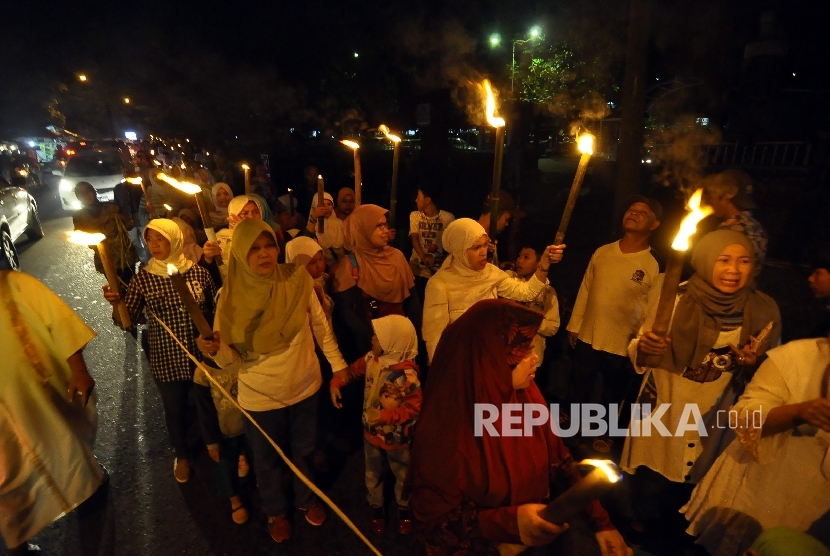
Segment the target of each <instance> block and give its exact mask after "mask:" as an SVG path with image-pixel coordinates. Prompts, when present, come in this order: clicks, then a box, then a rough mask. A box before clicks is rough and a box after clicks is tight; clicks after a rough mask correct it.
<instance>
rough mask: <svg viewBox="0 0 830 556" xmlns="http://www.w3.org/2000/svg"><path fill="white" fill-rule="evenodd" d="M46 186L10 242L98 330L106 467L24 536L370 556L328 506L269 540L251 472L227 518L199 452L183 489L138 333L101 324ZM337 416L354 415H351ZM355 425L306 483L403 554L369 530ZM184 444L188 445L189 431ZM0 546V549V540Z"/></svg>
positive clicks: (169, 550)
mask: <svg viewBox="0 0 830 556" xmlns="http://www.w3.org/2000/svg"><path fill="white" fill-rule="evenodd" d="M53 187H54V186H51V187H49V186H47V188H46V189H45V190H44V191H41V192H36V193H35V196H36V197H37V198H38V202H39V207H40V211H41V218H42V220H43V224H44V230H45V234H46V235H45V237H44V238H43V239H41V240H40V241H37V242H31V241H28V240H26V239H25V238H24V239H23V240H21V241H20V242H19V243H18V250H19V251H20V258H21V266H22V270H23V271H24V272H27V273H29V274H32V275H34V276H36V277H37V278H38V279H40V280H41V281H43V282H44V283H45V284H46V285H47V286H49V287H50V288H51V289H52V290H53V291H54V292H55V293H57V294H58V295H59V296H60V297H61V298H62V299H63V300H64V301H66V302H67V303H68V304H69V306H70V307H72V308H73V309H74V310H75V311H76V312H77V313H78V315H80V316H81V318H83V319H84V321H86V322H87V323H88V324H89V325H90V326H91V327H92V328H93V329H94V330H95V331H96V332H97V334H98V337H97V338H95V339H94V340H93V341H92V342H90V344H89V345H88V346H87V348H86V349H85V351H84V356H85V358H86V361H87V364H88V366H89V368H90V372H91V374H92V375H93V377H94V378H95V380H96V383H97V384H96V389H95V390H96V392H97V394H98V415H99V430H98V437H97V441H96V445H95V454H96V456H97V457H98V459H99V460H100V462H101V463H102V464H103V465H104V466H105V467H106V468H107V470H108V471H109V474H110V483H109V485H108V487H106V488H105V489H103V490H102V491H100V492H99V494H98V495H96V499H94V500H92V501H91V503H88V504H86V505H84V506H82V507H81V508H80V509H79V510H76V511H75V512H72V513H71V514H69V515H67V516H64V517H63V518H61V519H59V520H58V521H56V522H55V523H53V524H52V525H51V526H50V527H48V528H47V529H46V530H45V531H43V532H42V533H40V534H39V535H37V536H36V537H35V538H34V539H32V541H31V544H34V545H36V546H38V547H39V548H40V549H41V550H42V552H43V553H44V554H48V555H50V556H51V555H67V556H69V555H71V556H77V555H84V556H86V555H166V554H217V555H219V554H240V555H241V554H298V555H299V554H343V555H352V554H354V555H357V554H370V551H369V550H368V549H367V548H366V547H365V545H364V544H363V543H362V542H361V541H360V540H359V539H358V537H357V536H356V535H355V534H354V533H353V532H352V531H351V530H349V529H348V528H347V527H346V525H345V524H344V523H343V522H342V521H341V520H340V519H339V518H338V517H336V516H334V515H333V513H331V512H330V517H329V520H328V521H327V522H326V523H325V524H324V525H323V526H322V527H319V528H318V527H312V526H311V525H309V524H307V523H306V522H305V520H304V519H303V517H302V515H301V514H299V513H297V514H296V515H295V516H294V524H295V527H294V536H293V538H292V539H291V540H289V541H288V542H285V543H282V544H279V545H278V544H276V543H274V542H273V541H272V540H271V538H270V536H269V535H268V531H267V527H266V516H265V515H264V514H263V513H262V512H261V511H260V508H259V500H258V496H257V494H256V488H255V477H254V475H253V473H252V474H251V475H250V476H249V477H248V479H247V480H246V483H245V484H243V498H245V499H246V501H247V502H248V506H249V509H250V510H251V517H250V519H249V521H248V523H246V524H244V525H236V524H234V523H233V521H232V520H231V509H230V503H229V501H228V500H221V499H219V498H217V496H216V486H215V479H214V464H213V462H212V461H211V460H210V459H209V458H208V457H207V455H206V452H205V451H204V449H201V451H200V453H199V456H198V459H197V462H196V469H195V473H194V476H193V478H192V479H191V480H190V481H189V482H188V483H186V484H183V485H180V484H178V483H177V482H176V481H175V480H174V478H173V456H174V454H173V452H172V449H171V448H170V447H169V445H168V441H167V433H166V431H165V427H164V420H163V411H162V405H161V399H160V397H159V395H158V392H157V391H156V387H155V385H154V383H153V380H152V377H151V375H150V372H149V367H148V360H147V357H146V355H145V353H144V350H143V349H142V347H141V342H140V338H141V336H139V341H137V340H136V339H134V338H133V337H132V336H130V335H129V334H128V333H126V332H122V331H121V330H120V329H119V328H117V327H115V326H114V325H113V324H112V320H111V318H110V314H111V309H110V307H109V305H108V304H107V303H106V301H104V299H103V297H102V293H101V286H102V285H103V284H104V283H105V280H104V278H103V276H101V275H99V274H97V273H96V272H95V269H94V267H93V262H92V252H91V250H89V249H88V248H86V247H83V246H77V245H73V244H70V243H68V242H67V241H66V240H65V236H66V232H67V231H69V230H71V229H72V221H71V218H69V217H68V216H67V215H66V214H65V213H63V211H62V210H61V209H60V206H59V204H57V200H56V199H55V197H54V194H53V193H52V192H53V191H54V189H53ZM144 328H146V326H141V327H140V329H144ZM141 332H143V330H141ZM360 396H361V392H360V391H357V392H352V396H351V399H352V400H353V401H357V402H358V403H359V400H360ZM321 401H322V400H321ZM343 416H344V418H345V417H346V416H348V418H349V419H352V418H354V419H359V411H358V412H352V413H350V414H343ZM355 430H357V431H359V421H358V423H357V428H355V429H352V430H351V433H350V434H349V435H348V436H349V439H350V442H343V441H342V440H341V441H339V442H335V445H336V446H337V447H339V450H338V449H337V448H335V447H334V446H330V447H329V448H330V452H331V458H330V460H331V472H330V473H327V474H326V475H322V476H320V477H319V478H318V481H317V482H318V484H319V485H320V486H321V487H322V488H323V489H324V491H325V492H326V493H327V494H328V495H329V496H330V497H331V498H332V499H333V500H334V502H335V503H336V504H338V505H339V506H340V507H341V509H342V510H343V511H344V512H345V513H346V514H347V515H348V516H350V518H351V519H352V520H353V521H355V523H356V524H357V525H358V527H360V528H361V530H363V531H364V532H365V534H367V536H371V538H372V541H373V542H374V543H375V546H376V547H377V548H378V549H379V550H380V551H381V552H382V553H383V554H386V555H406V554H410V553H411V550H410V546H411V542H412V539H411V538H409V537H402V536H400V535H398V534H397V532H395V531H394V530H389V531H387V533H386V534H385V535H384V536H377V535H372V534H371V532H369V531H370V530H369V512H368V506H367V504H366V502H365V500H366V498H365V496H366V495H365V488H364V486H363V450H362V443H361V439H360V436H359V432H357V433H355V432H354V431H355ZM193 445H194V447H197V449H198V447H199V442H198V439H197V438H194V439H193ZM390 525H394V522H391V523H390ZM390 529H392V527H390ZM0 554H5V550H4V549H2V548H0Z"/></svg>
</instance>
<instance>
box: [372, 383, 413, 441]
mask: <svg viewBox="0 0 830 556" xmlns="http://www.w3.org/2000/svg"><path fill="white" fill-rule="evenodd" d="M379 380H380V381H381V385H380V391H379V392H378V398H377V400H372V401H370V402H369V407H366V408H365V409H364V412H363V424H364V426H365V427H367V430H368V431H369V433H370V434H371V435H372V436H374V437H377V438H380V439H381V440H383V442H384V443H385V444H388V445H390V446H399V445H404V444H408V443H409V441H410V440H411V438H412V433H413V432H414V428H415V419H413V420H410V421H407V422H406V423H404V424H402V425H395V424H391V423H388V422H386V421H385V420H384V418H383V410H394V409H398V408H399V407H401V406H402V405H403V404H404V400H405V399H406V397H407V396H408V395H410V394H412V393H413V392H415V391H416V390H417V389H418V385H417V384H414V383H413V382H412V381H410V380H409V379H408V377H407V376H406V373H405V372H404V371H388V372H386V373H381V376H380V378H379ZM373 387H374V380H373V376H372V373H366V389H367V390H369V391H371V389H373Z"/></svg>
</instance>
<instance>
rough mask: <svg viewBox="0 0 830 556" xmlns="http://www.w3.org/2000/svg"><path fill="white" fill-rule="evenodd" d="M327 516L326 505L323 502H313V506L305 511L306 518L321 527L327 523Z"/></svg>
mask: <svg viewBox="0 0 830 556" xmlns="http://www.w3.org/2000/svg"><path fill="white" fill-rule="evenodd" d="M326 518H328V514H327V513H326V507H325V506H323V504H322V503H321V502H315V503H313V504H312V505H311V507H310V508H309V509H307V510H306V511H305V520H306V521H308V522H309V523H311V524H312V525H314V526H315V527H319V526H320V525H322V524H323V523H325V522H326Z"/></svg>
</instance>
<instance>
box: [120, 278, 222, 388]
mask: <svg viewBox="0 0 830 556" xmlns="http://www.w3.org/2000/svg"><path fill="white" fill-rule="evenodd" d="M183 276H184V278H185V280H187V285H188V286H189V288H190V291H191V292H192V293H193V297H195V298H196V301H197V302H198V303H199V307H200V308H201V309H202V312H203V313H204V314H205V317H206V318H207V319H208V322H212V317H213V312H214V311H215V305H214V300H215V298H216V287H215V286H214V285H213V280H211V278H210V274H209V273H208V271H207V270H205V269H204V268H202V267H200V266H198V265H193V266H192V267H190V270H188V271H187V272H185V273H184V274H183ZM124 302H125V303H126V304H127V310H129V311H130V318H132V319H133V320H134V321H135V319H137V318H138V315H139V314H140V313H141V311H142V310H143V309H144V307H145V305H146V306H147V308H148V309H149V310H150V311H152V312H153V314H155V315H156V316H157V317H158V318H160V319H161V320H163V321H164V324H166V325H167V326H168V327H170V330H172V331H173V333H174V334H175V335H176V337H177V338H178V339H179V341H181V343H182V344H184V345H185V346H187V349H188V351H190V353H192V354H193V355H195V356H196V357H197V358H198V359H199V360H201V353H200V352H199V350H198V349H197V348H196V342H195V340H194V338H195V337H196V336H197V335H198V333H199V332H198V331H197V330H196V326H195V325H194V324H193V321H191V320H190V315H189V314H188V313H187V310H185V308H184V305H182V303H181V301H179V296H178V294H177V293H176V290H174V289H173V284H172V283H171V282H170V279H169V278H166V277H163V276H157V275H155V274H151V273H149V272H147V271H146V270H142V271H141V272H139V273H138V275H136V276H135V278H133V279H132V280H131V281H130V285H129V286H128V287H127V296H126V298H125V299H124ZM147 316H148V318H149V322H150V324H149V328H150V373H151V374H152V375H153V378H155V379H156V380H158V381H160V382H173V381H176V380H186V381H190V380H192V379H193V369H194V365H193V363H192V362H191V361H190V359H189V358H188V357H187V354H186V353H185V352H184V351H182V348H181V347H180V346H179V345H178V344H177V343H176V341H175V340H173V338H172V337H170V334H168V332H167V331H166V330H165V329H164V328H163V327H162V326H161V325H160V324H159V323H158V322H157V321H156V319H155V318H153V315H152V314H149V311H148V315H147Z"/></svg>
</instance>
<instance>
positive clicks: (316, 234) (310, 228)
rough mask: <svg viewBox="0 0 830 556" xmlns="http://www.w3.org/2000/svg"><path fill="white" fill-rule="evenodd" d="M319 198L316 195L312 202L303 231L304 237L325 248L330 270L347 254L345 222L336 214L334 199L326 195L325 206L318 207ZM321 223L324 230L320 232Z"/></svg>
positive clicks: (324, 254) (324, 253)
mask: <svg viewBox="0 0 830 556" xmlns="http://www.w3.org/2000/svg"><path fill="white" fill-rule="evenodd" d="M317 199H318V197H317V196H316V195H315V196H314V198H313V199H312V201H311V211H309V213H308V224H307V225H306V228H305V230H304V231H303V234H304V235H307V236H309V237H312V238H314V239H316V240H317V242H318V243H319V244H320V246H321V247H322V248H323V257H325V259H326V264H327V265H328V266H329V268H333V267H334V265H335V264H336V263H337V262H338V261H339V260H340V259H341V258H342V257H343V255H345V254H346V248H345V247H344V242H345V238H344V237H343V221H342V220H340V218H338V217H337V216H336V215H335V214H334V197H332V196H331V194H329V193H325V194H324V200H323V206H322V207H320V206H318V205H317ZM320 222H323V223H324V225H323V230H322V231H320V224H319V223H320Z"/></svg>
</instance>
